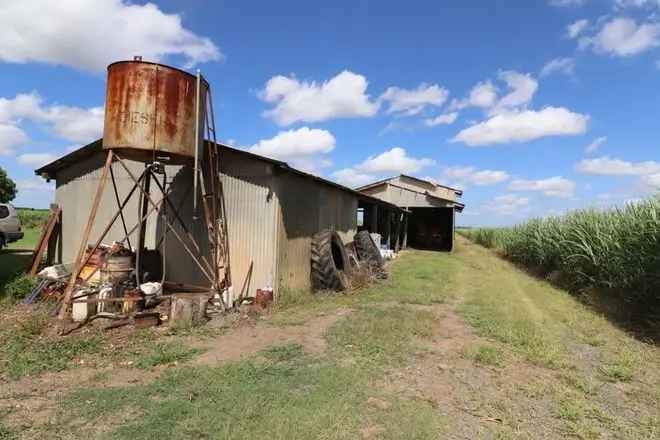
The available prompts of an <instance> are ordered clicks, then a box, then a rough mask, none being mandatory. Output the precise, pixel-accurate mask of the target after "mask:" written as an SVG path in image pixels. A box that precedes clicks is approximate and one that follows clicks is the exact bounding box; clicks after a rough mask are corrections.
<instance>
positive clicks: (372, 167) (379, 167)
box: [331, 147, 435, 187]
mask: <svg viewBox="0 0 660 440" xmlns="http://www.w3.org/2000/svg"><path fill="white" fill-rule="evenodd" d="M431 165H435V161H434V160H432V159H427V158H420V159H418V158H415V157H410V156H408V153H407V152H406V150H405V149H403V148H401V147H394V148H392V149H391V150H388V151H384V152H383V153H380V154H378V155H375V156H369V157H368V158H367V159H366V160H365V161H363V162H362V163H359V164H357V165H355V166H353V167H350V168H343V169H340V170H337V171H335V172H333V173H332V174H331V177H332V178H333V179H334V180H336V181H337V182H339V183H341V184H343V185H346V186H350V187H358V186H362V185H365V184H367V183H369V182H373V181H375V180H377V179H378V178H379V177H382V176H383V175H388V174H390V175H391V174H412V173H416V172H418V171H420V170H421V169H423V168H425V167H428V166H431Z"/></svg>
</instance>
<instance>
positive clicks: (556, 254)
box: [461, 197, 660, 313]
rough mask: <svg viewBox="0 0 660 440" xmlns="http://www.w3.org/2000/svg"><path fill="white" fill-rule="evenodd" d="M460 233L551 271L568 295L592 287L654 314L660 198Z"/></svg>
mask: <svg viewBox="0 0 660 440" xmlns="http://www.w3.org/2000/svg"><path fill="white" fill-rule="evenodd" d="M461 233H462V234H463V235H465V236H466V237H468V238H469V239H470V240H472V241H474V242H476V243H478V244H480V245H482V246H485V247H488V248H493V249H496V250H497V251H498V252H500V253H502V254H503V255H504V256H505V257H506V258H508V259H510V260H512V261H514V262H516V263H519V264H521V265H523V266H526V267H529V268H533V269H535V270H539V271H541V272H542V273H546V274H549V273H552V272H555V271H557V272H558V273H559V274H560V275H561V279H562V280H563V281H564V282H565V283H567V284H568V287H570V288H572V289H575V290H582V289H585V288H587V287H594V288H596V289H601V290H602V291H604V292H611V293H612V294H614V295H619V296H620V297H621V298H620V299H622V300H624V301H625V302H627V303H629V304H630V305H631V306H636V307H638V308H639V309H640V310H644V309H647V311H649V312H650V311H651V310H652V309H654V310H656V311H657V310H660V197H655V198H651V199H648V200H646V201H643V202H639V203H630V204H627V205H626V206H625V207H623V208H617V209H612V210H606V211H604V210H596V209H587V210H579V211H574V212H571V213H569V214H567V215H564V216H561V217H547V218H541V219H533V220H529V221H527V222H525V223H523V224H520V225H518V226H514V227H510V228H476V229H469V230H463V231H461ZM653 313H657V312H653Z"/></svg>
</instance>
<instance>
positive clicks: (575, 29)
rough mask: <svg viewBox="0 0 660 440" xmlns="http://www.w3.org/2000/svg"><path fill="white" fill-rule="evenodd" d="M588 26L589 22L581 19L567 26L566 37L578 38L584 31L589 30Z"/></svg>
mask: <svg viewBox="0 0 660 440" xmlns="http://www.w3.org/2000/svg"><path fill="white" fill-rule="evenodd" d="M587 26H589V20H587V19H584V18H583V19H581V20H577V21H575V22H573V23H571V24H569V25H568V26H566V36H567V37H568V38H571V39H573V38H577V37H578V36H579V35H580V34H582V32H584V30H586V29H587Z"/></svg>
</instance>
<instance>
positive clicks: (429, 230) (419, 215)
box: [408, 208, 454, 251]
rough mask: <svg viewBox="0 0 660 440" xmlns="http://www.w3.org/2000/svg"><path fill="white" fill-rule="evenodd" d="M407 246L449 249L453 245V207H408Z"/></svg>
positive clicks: (440, 249)
mask: <svg viewBox="0 0 660 440" xmlns="http://www.w3.org/2000/svg"><path fill="white" fill-rule="evenodd" d="M410 211H411V214H410V217H409V220H408V246H410V247H413V248H416V249H427V250H434V251H451V250H452V249H453V247H454V209H453V208H410Z"/></svg>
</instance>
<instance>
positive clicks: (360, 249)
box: [353, 231, 383, 267]
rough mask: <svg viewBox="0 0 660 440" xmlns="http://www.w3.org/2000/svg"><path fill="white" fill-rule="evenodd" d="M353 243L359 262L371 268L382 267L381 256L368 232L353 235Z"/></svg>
mask: <svg viewBox="0 0 660 440" xmlns="http://www.w3.org/2000/svg"><path fill="white" fill-rule="evenodd" d="M353 243H355V250H356V251H357V254H358V258H359V259H360V261H365V262H367V263H368V264H369V265H371V266H377V267H383V256H382V255H381V254H380V249H378V247H377V246H376V243H374V240H373V238H371V234H369V231H360V232H358V233H357V234H355V238H353Z"/></svg>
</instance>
